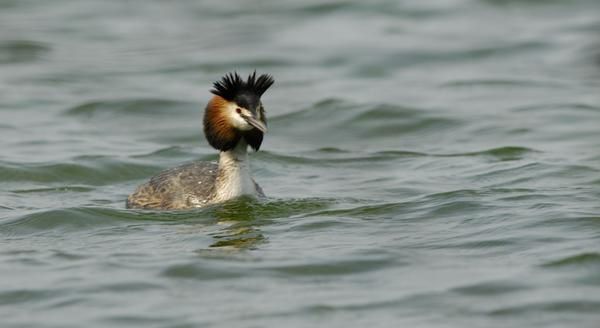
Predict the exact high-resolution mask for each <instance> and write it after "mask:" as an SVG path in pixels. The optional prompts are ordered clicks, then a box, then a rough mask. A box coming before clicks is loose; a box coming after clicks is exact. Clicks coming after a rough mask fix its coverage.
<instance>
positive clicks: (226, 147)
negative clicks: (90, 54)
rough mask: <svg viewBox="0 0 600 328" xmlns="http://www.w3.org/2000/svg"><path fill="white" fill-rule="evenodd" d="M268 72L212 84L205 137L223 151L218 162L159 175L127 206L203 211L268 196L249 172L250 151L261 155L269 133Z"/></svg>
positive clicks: (233, 75)
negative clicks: (266, 105) (237, 200)
mask: <svg viewBox="0 0 600 328" xmlns="http://www.w3.org/2000/svg"><path fill="white" fill-rule="evenodd" d="M274 82H275V80H274V79H273V77H272V76H271V75H269V74H262V75H260V76H257V75H256V71H254V72H253V73H251V74H249V75H248V78H247V79H246V80H244V79H243V78H242V77H241V76H240V75H239V74H238V73H237V72H231V73H227V74H225V75H224V76H223V77H222V78H221V79H220V80H218V81H216V82H214V83H213V88H212V89H211V90H210V92H211V93H212V94H213V96H212V98H211V99H210V101H209V102H208V104H207V105H206V108H205V111H204V119H203V125H204V136H205V137H206V140H207V141H208V143H209V144H210V145H211V146H212V147H213V148H215V149H216V150H218V151H219V160H218V163H215V162H203V161H195V162H191V163H187V164H183V165H180V166H177V167H174V168H170V169H166V170H164V171H162V172H159V173H158V174H156V175H155V176H153V177H152V178H150V180H149V181H148V182H146V183H144V184H142V185H140V186H139V187H137V189H136V190H135V191H134V192H133V193H132V194H131V195H129V196H128V197H127V201H126V207H127V208H138V209H154V210H178V209H192V208H199V207H205V206H208V205H212V204H217V203H222V202H225V201H228V200H231V199H235V198H238V197H241V196H250V197H253V198H264V197H265V194H264V192H263V190H262V188H261V187H260V186H259V185H258V184H257V183H256V182H255V181H254V179H253V178H252V177H251V173H250V163H249V160H248V147H250V148H252V149H253V150H254V151H258V150H259V149H260V146H261V144H262V141H263V136H264V134H265V133H266V132H267V118H266V114H265V108H264V106H263V104H262V101H261V97H262V95H263V94H264V93H265V91H267V89H269V87H271V86H272V85H273V83H274Z"/></svg>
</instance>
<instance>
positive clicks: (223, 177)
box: [214, 139, 257, 202]
mask: <svg viewBox="0 0 600 328" xmlns="http://www.w3.org/2000/svg"><path fill="white" fill-rule="evenodd" d="M242 195H250V196H256V195H257V192H256V186H255V185H254V181H253V180H252V177H251V176H250V163H248V144H247V143H246V141H244V139H241V140H240V141H239V142H238V143H237V145H236V146H235V147H234V148H233V149H231V150H228V151H223V152H221V153H220V154H219V172H218V174H217V180H216V181H215V196H214V201H216V202H223V201H226V200H229V199H232V198H236V197H239V196H242Z"/></svg>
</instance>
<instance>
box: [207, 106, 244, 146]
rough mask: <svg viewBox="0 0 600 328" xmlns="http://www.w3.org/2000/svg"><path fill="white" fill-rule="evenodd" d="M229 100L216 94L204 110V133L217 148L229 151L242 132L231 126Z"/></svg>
mask: <svg viewBox="0 0 600 328" xmlns="http://www.w3.org/2000/svg"><path fill="white" fill-rule="evenodd" d="M228 105H229V102H228V101H227V100H225V99H224V98H222V97H220V96H214V97H213V98H212V99H211V100H210V101H209V102H208V105H207V106H206V111H205V112H204V135H205V136H206V140H207V141H208V143H209V144H210V145H211V146H213V147H214V148H215V149H218V150H220V151H227V150H230V149H233V148H234V147H235V145H236V144H237V143H238V141H239V140H240V138H241V134H240V133H239V132H238V131H237V130H236V129H235V128H233V126H231V124H230V123H229V121H228V118H227V116H226V110H225V108H226V107H227V106H228Z"/></svg>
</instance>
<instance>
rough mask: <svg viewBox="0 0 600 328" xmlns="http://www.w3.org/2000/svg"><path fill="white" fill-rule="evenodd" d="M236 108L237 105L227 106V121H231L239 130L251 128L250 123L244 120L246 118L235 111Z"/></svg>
mask: <svg viewBox="0 0 600 328" xmlns="http://www.w3.org/2000/svg"><path fill="white" fill-rule="evenodd" d="M236 109H237V106H228V108H227V113H228V116H229V122H231V125H232V126H233V127H234V128H236V129H238V130H241V131H250V130H252V125H250V124H248V122H246V120H245V119H243V118H242V117H241V116H240V114H238V113H237V111H236Z"/></svg>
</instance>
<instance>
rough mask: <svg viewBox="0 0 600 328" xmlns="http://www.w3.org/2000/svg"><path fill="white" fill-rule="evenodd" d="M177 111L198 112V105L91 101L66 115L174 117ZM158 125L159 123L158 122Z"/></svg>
mask: <svg viewBox="0 0 600 328" xmlns="http://www.w3.org/2000/svg"><path fill="white" fill-rule="evenodd" d="M177 111H189V112H192V111H193V112H198V104H196V103H192V102H185V101H176V100H170V99H160V98H154V99H153V98H139V99H120V100H116V99H115V100H97V101H90V102H86V103H83V104H80V105H77V106H75V107H72V108H70V109H68V110H67V111H66V112H65V113H64V114H65V115H68V116H76V117H86V118H91V117H96V116H99V115H102V116H118V117H120V118H121V117H123V116H127V115H134V116H139V115H142V114H143V115H144V116H147V115H158V116H162V115H173V113H175V112H177ZM157 123H158V122H157Z"/></svg>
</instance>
